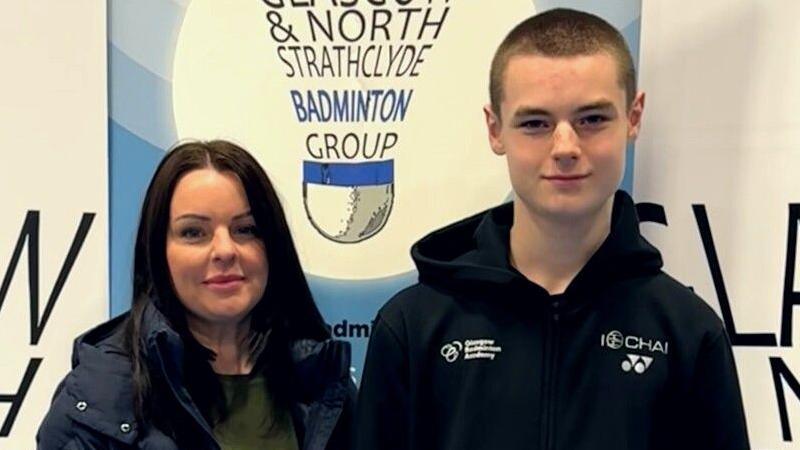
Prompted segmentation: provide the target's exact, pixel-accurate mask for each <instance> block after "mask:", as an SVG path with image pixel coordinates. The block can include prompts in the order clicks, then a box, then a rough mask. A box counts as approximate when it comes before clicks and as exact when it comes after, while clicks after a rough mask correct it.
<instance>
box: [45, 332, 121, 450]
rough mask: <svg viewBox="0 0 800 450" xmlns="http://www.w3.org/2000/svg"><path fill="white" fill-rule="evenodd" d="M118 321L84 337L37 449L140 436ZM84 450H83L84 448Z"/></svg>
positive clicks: (79, 340)
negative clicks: (137, 432) (137, 433)
mask: <svg viewBox="0 0 800 450" xmlns="http://www.w3.org/2000/svg"><path fill="white" fill-rule="evenodd" d="M124 320H125V317H118V318H116V319H112V320H111V321H109V322H106V323H104V324H102V325H99V326H97V327H95V328H93V329H92V330H90V331H88V332H86V333H84V334H83V335H81V336H79V337H78V338H77V339H76V340H75V343H74V347H73V354H72V370H71V371H70V372H69V373H68V374H67V375H66V377H64V379H63V380H62V381H61V383H59V385H58V387H57V388H56V392H55V394H54V396H53V401H52V403H51V405H50V410H49V411H48V413H47V415H46V416H45V419H44V421H43V422H42V425H41V426H40V428H39V432H38V434H37V442H38V448H39V449H41V450H45V449H51V448H53V449H55V448H58V449H61V448H65V446H66V445H67V444H68V443H69V442H70V441H75V442H78V443H81V444H82V445H83V446H84V447H86V448H103V446H100V447H98V445H99V443H100V442H102V441H105V440H108V439H109V438H111V439H116V440H117V441H121V442H123V443H132V442H133V440H134V439H135V436H136V428H137V427H136V423H135V419H134V416H135V415H134V408H133V385H132V370H131V362H130V358H129V357H128V354H127V353H126V351H125V348H124V344H123V342H124V336H122V330H121V327H122V326H123V322H124ZM81 448H83V447H81Z"/></svg>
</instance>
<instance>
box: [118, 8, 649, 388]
mask: <svg viewBox="0 0 800 450" xmlns="http://www.w3.org/2000/svg"><path fill="white" fill-rule="evenodd" d="M557 6H567V7H574V8H578V9H584V10H588V11H590V12H594V13H597V14H600V15H602V16H603V17H606V18H607V19H608V20H609V21H611V22H612V23H614V25H615V26H617V27H619V28H620V29H621V30H623V34H624V35H625V36H626V38H627V39H628V40H629V42H631V47H632V50H633V52H634V54H636V53H638V39H639V2H638V0H629V1H623V2H616V3H615V4H614V5H613V6H610V5H599V4H597V2H588V1H537V2H531V1H530V0H509V1H503V2H499V3H495V4H492V5H491V14H487V8H488V4H487V3H485V2H475V1H454V0H453V1H451V0H430V1H429V0H395V1H366V0H365V1H360V2H359V1H353V2H327V1H326V2H314V1H291V0H262V1H247V2H241V1H229V2H220V1H218V0H193V1H183V2H178V3H176V2H172V1H155V0H149V1H146V2H142V4H141V5H140V4H138V3H137V7H133V6H131V5H130V4H129V2H120V1H112V2H111V11H110V13H111V14H110V17H111V28H110V40H111V42H110V45H109V47H110V51H109V53H110V55H111V61H110V62H111V82H110V85H111V98H112V101H111V158H112V162H111V185H112V188H111V193H112V199H111V209H112V226H111V230H112V240H113V244H112V307H113V310H114V312H115V313H119V312H122V311H124V310H125V309H127V308H128V306H129V305H130V281H129V274H130V261H131V259H132V256H131V254H130V252H131V249H132V248H133V244H132V242H133V230H134V228H135V224H136V220H135V214H136V211H134V208H132V207H131V205H138V204H140V202H141V191H142V190H143V189H144V186H145V183H146V182H147V180H148V179H149V177H150V176H151V174H152V170H153V167H154V166H155V164H156V162H157V161H158V159H160V157H161V156H162V155H163V151H164V149H166V148H168V147H169V146H170V145H172V144H173V143H174V142H175V141H176V140H178V139H185V138H195V139H198V138H199V139H214V138H228V139H231V140H234V141H236V142H238V143H240V144H241V145H243V146H244V147H245V148H247V149H248V150H250V151H251V152H252V153H254V154H255V155H256V157H257V158H258V159H259V161H260V162H261V163H262V165H263V166H264V168H265V169H266V171H267V173H268V174H269V175H270V177H271V178H272V180H273V182H274V183H275V184H276V187H277V190H278V192H279V194H280V196H281V199H282V201H283V205H284V208H285V209H286V212H287V215H288V219H289V224H290V226H291V229H292V232H293V234H294V238H295V240H296V242H297V246H298V251H299V253H300V257H301V261H302V263H303V267H304V269H305V270H306V272H307V275H308V278H309V282H310V284H311V289H312V291H313V293H314V296H315V298H316V301H317V303H318V305H319V307H320V309H321V310H322V313H323V315H324V317H325V319H326V320H327V321H328V323H329V324H330V325H331V330H332V332H333V334H334V336H335V337H337V338H343V339H347V340H350V341H351V342H352V343H353V350H354V352H353V353H354V357H353V366H354V367H353V370H354V376H355V377H356V378H358V377H359V376H360V369H361V366H362V364H363V360H364V355H365V353H366V344H367V340H368V338H369V334H370V330H371V327H372V320H373V319H374V317H375V314H376V312H377V310H378V308H379V307H380V306H381V305H383V303H385V302H386V301H387V300H388V299H389V298H390V297H391V296H392V295H393V294H394V293H396V292H397V291H399V290H400V289H402V288H404V287H406V286H408V285H410V284H412V283H413V282H415V281H416V272H415V270H414V266H413V262H412V261H411V258H410V256H409V249H410V247H411V245H412V244H413V243H414V242H415V241H416V240H417V239H419V238H421V237H422V236H423V235H425V234H426V233H428V232H430V231H432V230H434V229H436V228H438V227H441V226H443V225H445V224H448V223H450V222H453V221H455V220H458V219H461V218H463V217H465V216H468V215H471V214H474V213H476V212H478V211H481V210H483V209H486V208H489V207H491V206H494V205H497V204H499V203H501V202H503V201H505V200H507V199H508V198H509V194H510V192H511V187H510V185H509V182H508V176H507V173H506V165H505V161H504V160H503V159H502V158H498V157H496V156H495V155H494V154H493V153H492V152H491V150H490V148H489V146H488V140H487V137H486V129H485V125H484V122H483V113H482V110H481V108H482V107H483V105H484V104H486V103H487V102H488V79H489V65H490V62H491V58H492V55H493V53H494V50H495V48H496V47H497V45H498V44H499V43H500V41H501V40H502V38H503V37H504V36H505V34H506V33H508V31H509V30H510V29H511V27H512V26H513V25H514V24H516V23H518V22H519V21H520V20H522V19H523V18H525V17H528V16H530V15H532V14H534V13H536V12H537V11H543V10H545V9H550V8H553V7H557ZM145 34H146V35H148V37H147V38H145V39H142V38H141V36H142V35H145ZM631 167H632V166H631ZM628 179H629V178H628ZM128 186H130V187H132V188H133V189H131V190H129V189H128ZM123 209H124V211H123Z"/></svg>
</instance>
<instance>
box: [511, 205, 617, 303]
mask: <svg viewBox="0 0 800 450" xmlns="http://www.w3.org/2000/svg"><path fill="white" fill-rule="evenodd" d="M613 201H614V199H613V197H612V198H610V199H609V200H608V201H607V202H606V204H605V205H603V207H602V208H600V210H599V211H597V213H595V214H593V215H591V216H588V217H584V218H580V219H576V218H570V219H563V218H561V219H559V218H545V217H541V216H540V215H536V214H534V213H532V212H531V211H530V210H529V209H528V208H527V207H526V206H525V205H524V204H523V203H522V202H521V201H520V200H519V199H517V200H515V201H514V225H513V226H512V227H511V238H510V244H509V247H510V255H509V257H510V259H511V261H510V262H511V265H512V266H514V267H515V268H516V269H517V270H518V271H519V272H520V273H522V274H523V275H524V276H525V277H526V278H527V279H529V280H530V281H532V282H534V283H536V284H538V285H539V286H541V287H543V288H544V289H545V290H547V292H549V293H550V294H551V295H555V294H561V293H563V292H564V291H565V290H566V289H567V286H569V284H570V283H571V282H572V280H573V279H574V278H575V276H576V275H577V274H578V272H580V270H581V269H582V268H583V266H585V265H586V263H587V262H588V261H589V258H591V257H592V255H594V253H595V252H596V251H597V249H598V248H600V245H602V243H603V241H605V239H606V237H607V236H608V233H609V231H610V228H611V209H612V207H613Z"/></svg>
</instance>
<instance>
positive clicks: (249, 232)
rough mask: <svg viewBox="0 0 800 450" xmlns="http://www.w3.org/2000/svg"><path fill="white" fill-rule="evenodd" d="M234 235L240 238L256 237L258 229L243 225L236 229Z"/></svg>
mask: <svg viewBox="0 0 800 450" xmlns="http://www.w3.org/2000/svg"><path fill="white" fill-rule="evenodd" d="M236 234H238V235H241V236H258V228H257V227H256V226H255V225H244V226H240V227H237V228H236Z"/></svg>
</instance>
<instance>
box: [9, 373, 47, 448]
mask: <svg viewBox="0 0 800 450" xmlns="http://www.w3.org/2000/svg"><path fill="white" fill-rule="evenodd" d="M41 363H42V359H41V358H32V359H31V360H30V361H29V362H28V368H27V369H26V370H25V375H24V376H23V377H22V383H20V385H19V389H18V390H17V393H16V394H13V395H8V394H0V403H11V409H10V410H9V411H8V415H7V416H6V420H4V421H3V426H2V427H0V438H4V437H8V435H9V434H11V427H12V426H14V421H15V420H16V419H17V414H18V413H19V409H20V407H22V402H23V401H24V400H25V395H26V394H27V393H28V389H29V388H30V387H31V384H32V383H33V377H34V376H36V371H37V370H39V364H41Z"/></svg>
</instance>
